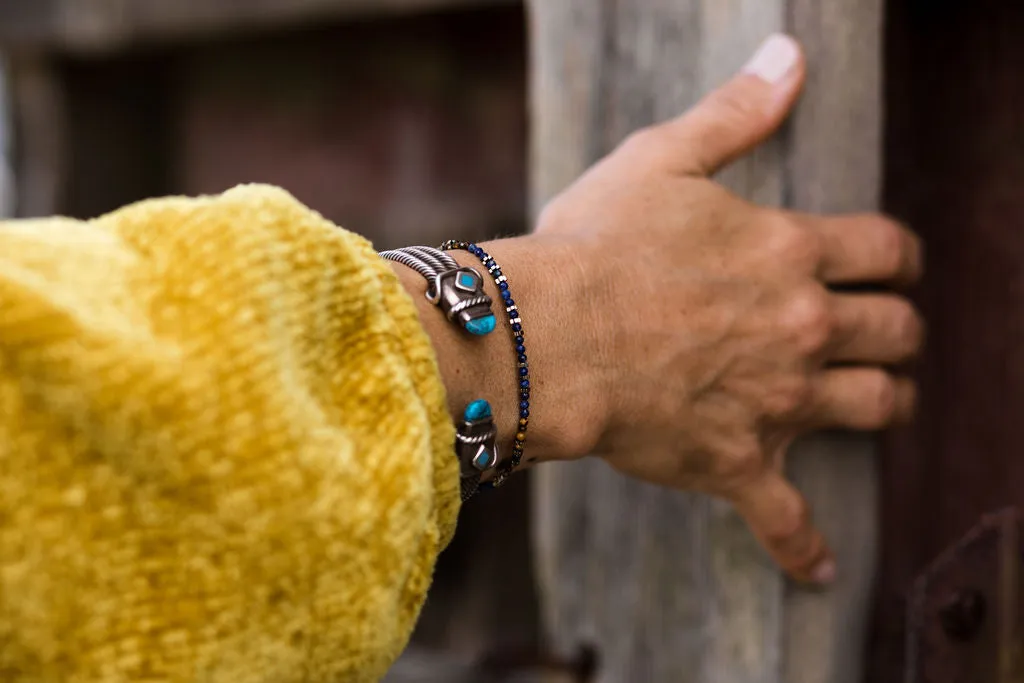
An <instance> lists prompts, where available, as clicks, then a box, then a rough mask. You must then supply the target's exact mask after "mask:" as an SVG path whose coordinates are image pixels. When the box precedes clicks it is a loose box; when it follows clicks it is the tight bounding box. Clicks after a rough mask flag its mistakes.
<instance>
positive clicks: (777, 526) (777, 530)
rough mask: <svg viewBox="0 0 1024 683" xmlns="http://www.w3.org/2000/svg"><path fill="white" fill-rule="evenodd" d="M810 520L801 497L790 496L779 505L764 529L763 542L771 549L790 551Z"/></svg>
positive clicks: (808, 510)
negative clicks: (771, 547)
mask: <svg viewBox="0 0 1024 683" xmlns="http://www.w3.org/2000/svg"><path fill="white" fill-rule="evenodd" d="M810 518H811V511H810V507H809V506H808V505H807V501H806V500H804V499H803V498H802V497H801V496H792V497H790V498H787V499H785V500H784V501H783V502H781V503H780V504H779V507H778V509H777V510H776V511H775V514H774V516H773V518H772V519H771V520H770V521H769V523H768V525H767V527H766V528H765V541H767V542H768V543H769V544H770V545H772V546H773V547H775V548H777V549H780V550H786V551H792V550H794V548H793V547H792V546H793V545H794V542H795V541H796V540H798V539H799V538H800V537H801V536H802V533H801V532H802V531H803V530H804V529H805V528H806V527H807V523H808V521H809V520H810Z"/></svg>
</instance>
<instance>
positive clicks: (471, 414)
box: [464, 398, 491, 422]
mask: <svg viewBox="0 0 1024 683" xmlns="http://www.w3.org/2000/svg"><path fill="white" fill-rule="evenodd" d="M464 416H465V418H466V422H475V421H476V420H483V419H484V418H488V417H490V416H491V404H490V403H488V402H487V401H485V400H484V399H482V398H478V399H477V400H475V401H473V402H472V403H470V404H469V405H468V406H466V411H465V413H464Z"/></svg>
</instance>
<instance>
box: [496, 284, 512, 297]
mask: <svg viewBox="0 0 1024 683" xmlns="http://www.w3.org/2000/svg"><path fill="white" fill-rule="evenodd" d="M498 289H500V290H501V291H503V292H507V291H508V283H507V282H502V283H501V284H499V285H498ZM509 296H511V294H510V295H509Z"/></svg>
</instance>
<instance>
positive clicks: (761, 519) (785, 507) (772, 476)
mask: <svg viewBox="0 0 1024 683" xmlns="http://www.w3.org/2000/svg"><path fill="white" fill-rule="evenodd" d="M733 504H734V505H735V506H736V509H737V511H738V512H739V513H740V514H741V515H742V516H743V518H744V519H746V520H747V524H749V525H750V529H751V531H753V532H754V535H755V536H756V537H757V539H758V540H759V541H760V542H761V544H762V545H763V546H764V548H765V550H767V551H768V552H769V553H770V554H771V556H772V557H773V558H774V559H775V561H776V562H777V563H778V564H779V566H780V567H782V569H784V570H785V571H786V573H787V574H789V575H790V576H791V577H793V578H794V579H796V580H797V581H801V582H803V583H811V584H827V583H831V582H832V580H833V579H834V578H835V571H836V565H835V559H834V558H833V556H832V551H831V550H829V548H828V544H827V543H826V542H825V537H824V536H823V535H822V533H821V532H820V531H819V530H818V529H817V528H816V527H815V526H814V524H813V523H812V521H811V514H810V508H809V506H808V504H807V500H806V499H805V498H804V497H803V495H802V494H801V493H800V492H799V491H797V490H796V488H795V487H794V486H793V485H792V484H790V483H789V482H788V481H786V480H785V478H783V476H782V475H781V474H779V473H778V472H775V471H774V470H765V472H764V473H763V474H762V475H761V476H760V477H758V478H757V479H755V480H752V481H750V482H749V483H747V484H746V485H745V486H744V487H743V488H742V489H740V490H738V491H736V492H735V495H734V496H733Z"/></svg>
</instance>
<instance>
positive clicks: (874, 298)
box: [828, 294, 924, 364]
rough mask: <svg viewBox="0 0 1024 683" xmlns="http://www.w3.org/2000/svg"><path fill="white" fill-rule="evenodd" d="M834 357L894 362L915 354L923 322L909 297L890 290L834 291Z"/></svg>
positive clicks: (919, 341)
mask: <svg viewBox="0 0 1024 683" xmlns="http://www.w3.org/2000/svg"><path fill="white" fill-rule="evenodd" d="M830 299H831V305H830V309H831V311H832V339H831V343H830V344H829V347H830V348H829V354H828V356H829V358H828V360H831V361H846V362H859V363H880V364H895V363H902V362H903V361H906V360H908V359H910V358H912V357H913V356H915V355H916V354H917V353H918V351H920V349H921V343H922V340H923V338H924V323H923V321H922V320H921V316H920V315H918V313H917V311H916V310H914V307H913V306H912V305H911V304H910V302H909V301H907V300H906V299H904V298H902V297H899V296H895V295H891V294H832V295H831V296H830Z"/></svg>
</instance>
